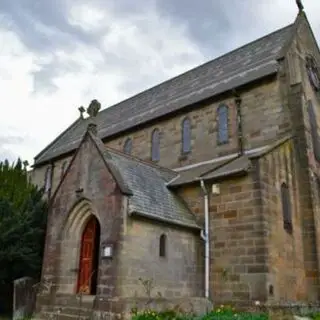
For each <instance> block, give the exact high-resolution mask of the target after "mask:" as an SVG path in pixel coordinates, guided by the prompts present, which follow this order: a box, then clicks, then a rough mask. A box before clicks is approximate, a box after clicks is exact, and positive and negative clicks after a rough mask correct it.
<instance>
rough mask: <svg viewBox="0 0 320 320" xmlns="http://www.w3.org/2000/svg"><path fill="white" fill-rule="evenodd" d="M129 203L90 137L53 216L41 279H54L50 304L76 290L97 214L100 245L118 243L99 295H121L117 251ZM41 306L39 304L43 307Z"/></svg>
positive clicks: (104, 263)
mask: <svg viewBox="0 0 320 320" xmlns="http://www.w3.org/2000/svg"><path fill="white" fill-rule="evenodd" d="M125 206H126V198H124V197H123V196H122V195H121V192H120V190H119V188H118V187H117V185H116V183H115V181H114V179H113V177H112V175H111V174H110V173H109V171H108V169H107V168H106V166H105V163H104V161H103V159H102V158H101V156H100V154H99V152H98V150H97V149H96V147H95V145H94V144H93V143H92V142H91V140H90V139H89V138H87V140H86V141H84V143H83V144H82V145H81V147H80V149H79V150H78V151H77V154H76V157H75V159H74V160H73V162H72V164H71V166H70V168H69V170H68V172H67V174H66V177H65V179H64V180H63V183H62V185H61V188H60V189H59V190H58V194H57V196H56V197H55V198H54V202H53V203H52V207H51V211H50V212H49V216H48V224H47V235H46V247H45V254H44V260H43V272H42V280H45V279H49V280H50V281H52V286H51V290H50V291H49V292H47V293H46V294H47V295H49V296H50V294H51V298H52V299H53V300H51V302H50V303H51V304H54V297H55V294H56V292H59V293H61V294H62V293H63V294H71V295H72V294H75V293H76V284H77V269H78V261H79V255H80V252H79V251H80V243H81V234H82V230H83V227H84V224H85V222H86V221H87V219H88V218H89V217H90V216H91V215H92V214H93V215H95V216H96V217H97V219H98V220H99V222H100V230H101V232H100V233H101V235H100V243H101V244H102V243H107V244H111V245H113V247H114V257H113V259H111V260H108V259H107V260H106V259H102V260H101V261H100V263H99V273H98V286H97V294H98V295H99V296H100V297H101V299H102V301H101V303H103V299H109V298H111V297H114V296H117V292H116V289H117V286H116V282H117V252H118V250H119V248H118V244H119V241H120V238H121V235H122V232H121V230H122V221H123V212H124V211H125V212H126V207H125ZM39 301H45V299H42V300H41V299H40V300H39ZM42 307H43V305H41V303H40V305H39V304H38V310H39V308H40V309H41V308H42Z"/></svg>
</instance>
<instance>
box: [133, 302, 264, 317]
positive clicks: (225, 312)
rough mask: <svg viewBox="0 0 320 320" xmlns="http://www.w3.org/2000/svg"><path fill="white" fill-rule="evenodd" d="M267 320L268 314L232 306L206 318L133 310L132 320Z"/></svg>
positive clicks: (220, 308)
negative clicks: (242, 310) (238, 310)
mask: <svg viewBox="0 0 320 320" xmlns="http://www.w3.org/2000/svg"><path fill="white" fill-rule="evenodd" d="M232 319H233V320H234V319H237V320H267V319H268V315H267V314H266V313H249V312H237V311H236V310H235V309H234V308H232V307H231V306H224V305H221V306H219V307H217V308H215V309H214V310H212V311H211V312H209V313H207V314H205V315H204V316H201V317H197V316H195V315H193V314H187V313H182V312H178V311H176V310H172V309H169V310H166V311H161V312H157V311H155V310H145V311H141V312H138V311H137V310H136V309H135V310H132V320H232Z"/></svg>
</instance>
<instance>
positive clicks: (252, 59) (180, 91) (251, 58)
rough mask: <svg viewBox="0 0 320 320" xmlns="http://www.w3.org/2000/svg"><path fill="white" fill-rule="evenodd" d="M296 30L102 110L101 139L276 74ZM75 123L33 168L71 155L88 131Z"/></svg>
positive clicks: (290, 28)
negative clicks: (278, 61)
mask: <svg viewBox="0 0 320 320" xmlns="http://www.w3.org/2000/svg"><path fill="white" fill-rule="evenodd" d="M293 25H294V24H291V25H289V26H287V27H284V28H282V29H280V30H277V31H275V32H273V33H271V34H269V35H267V36H264V37H263V38H260V39H258V40H256V41H253V42H251V43H249V44H247V45H245V46H243V47H241V48H238V49H236V50H234V51H231V52H230V53H228V54H226V55H223V56H221V57H219V58H217V59H215V60H212V61H209V62H207V63H205V64H203V65H201V66H199V67H197V68H195V69H192V70H190V71H188V72H186V73H184V74H181V75H180V76H177V77H175V78H173V79H171V80H168V81H166V82H164V83H161V84H159V85H157V86H155V87H153V88H151V89H149V90H146V91H144V92H142V93H140V94H138V95H135V96H133V97H131V98H129V99H127V100H124V101H122V102H120V103H118V104H116V105H114V106H112V107H109V108H106V109H104V110H102V111H101V112H100V113H99V114H98V117H97V125H98V128H99V133H98V134H99V137H100V138H107V137H110V136H112V135H114V134H117V133H120V132H122V131H124V130H127V129H130V128H133V127H135V126H138V125H141V124H143V123H146V122H148V121H151V120H154V119H156V118H157V117H160V116H164V115H167V114H169V113H172V112H175V111H177V110H179V109H181V108H183V107H186V106H188V105H191V104H194V103H196V102H199V101H201V100H204V99H207V98H210V97H212V96H215V95H217V94H220V93H223V92H226V91H228V90H231V89H233V88H235V87H238V86H240V85H243V84H246V83H249V82H252V81H255V80H257V79H260V78H262V77H264V76H267V75H271V74H274V73H276V72H277V70H278V64H277V59H278V58H281V57H282V55H283V50H282V49H283V47H284V46H285V45H286V44H287V42H288V41H289V40H290V38H291V35H292V32H293V30H294V28H293ZM86 127H87V120H83V119H79V120H78V121H76V122H75V123H73V124H72V125H71V126H70V127H69V128H68V129H67V130H66V131H65V132H63V133H62V134H61V135H60V136H58V138H56V139H55V140H54V141H53V142H52V143H51V144H50V145H48V146H47V147H46V148H45V149H44V150H43V151H42V152H40V153H39V154H38V155H37V156H36V157H35V165H40V164H41V163H45V162H46V161H49V160H50V159H52V158H54V157H57V156H59V155H62V154H64V153H66V152H69V151H73V150H75V149H76V148H77V146H78V145H79V143H80V140H81V138H82V136H83V134H84V132H85V131H86Z"/></svg>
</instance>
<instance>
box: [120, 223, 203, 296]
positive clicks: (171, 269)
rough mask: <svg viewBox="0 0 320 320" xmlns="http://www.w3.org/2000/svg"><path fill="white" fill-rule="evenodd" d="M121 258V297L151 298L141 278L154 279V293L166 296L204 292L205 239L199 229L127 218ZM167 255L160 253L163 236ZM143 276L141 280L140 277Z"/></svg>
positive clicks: (200, 293)
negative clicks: (201, 236)
mask: <svg viewBox="0 0 320 320" xmlns="http://www.w3.org/2000/svg"><path fill="white" fill-rule="evenodd" d="M125 229H126V230H125V231H124V236H123V242H122V246H121V253H120V257H119V262H120V264H119V273H120V274H121V285H120V289H119V294H120V296H122V297H131V298H132V297H135V296H137V297H148V295H147V292H146V287H145V286H144V285H143V284H142V281H148V280H151V281H152V291H151V296H152V297H153V298H157V297H158V298H159V297H164V298H166V299H171V298H180V297H201V296H203V295H204V281H203V279H204V267H203V265H204V255H203V253H204V250H203V249H204V242H203V240H202V239H201V238H200V231H194V230H192V231H191V230H187V229H182V228H175V227H172V226H168V225H165V224H160V223H156V222H154V221H153V222H150V221H146V220H141V219H132V218H130V219H128V221H127V224H126V228H125ZM161 235H165V237H166V252H165V256H164V257H161V256H160V255H159V248H160V236H161ZM139 279H140V280H139Z"/></svg>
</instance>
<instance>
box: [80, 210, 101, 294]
mask: <svg viewBox="0 0 320 320" xmlns="http://www.w3.org/2000/svg"><path fill="white" fill-rule="evenodd" d="M99 245H100V225H99V222H98V220H97V218H96V217H95V216H94V215H92V216H91V217H90V218H89V220H88V221H87V223H86V225H85V227H84V229H83V232H82V237H81V245H80V260H79V273H78V285H77V292H78V293H80V292H81V293H83V294H88V295H94V294H96V291H97V278H98V266H99V251H100V250H99Z"/></svg>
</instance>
